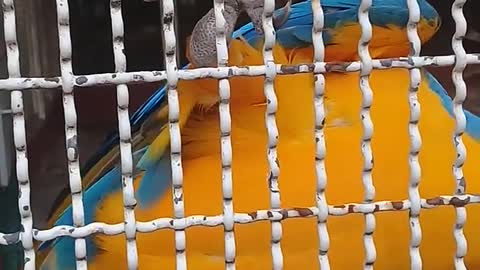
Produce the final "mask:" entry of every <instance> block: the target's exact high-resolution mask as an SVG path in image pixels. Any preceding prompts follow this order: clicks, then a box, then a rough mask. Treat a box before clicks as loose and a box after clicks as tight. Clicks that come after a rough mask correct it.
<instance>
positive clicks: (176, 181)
mask: <svg viewBox="0 0 480 270" xmlns="http://www.w3.org/2000/svg"><path fill="white" fill-rule="evenodd" d="M162 27H163V35H164V36H163V42H164V55H165V68H166V73H167V89H168V122H169V131H170V156H171V165H172V193H173V197H172V199H173V210H174V219H175V220H174V225H175V228H176V229H175V251H176V269H177V270H181V269H187V259H186V254H185V248H186V247H185V245H186V241H185V229H183V228H184V227H185V226H184V225H185V220H183V218H184V217H185V210H184V205H183V204H184V203H183V168H182V153H181V151H182V141H181V140H182V138H181V135H180V125H179V123H178V122H179V117H180V105H179V101H178V92H177V83H178V74H177V70H178V69H177V58H176V51H177V41H176V36H175V3H174V0H163V1H162ZM178 227H181V228H182V229H177V228H178Z"/></svg>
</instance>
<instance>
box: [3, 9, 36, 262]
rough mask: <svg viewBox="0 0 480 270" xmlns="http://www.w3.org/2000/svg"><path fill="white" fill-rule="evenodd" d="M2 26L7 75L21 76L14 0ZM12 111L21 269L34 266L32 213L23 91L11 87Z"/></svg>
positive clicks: (4, 14)
mask: <svg viewBox="0 0 480 270" xmlns="http://www.w3.org/2000/svg"><path fill="white" fill-rule="evenodd" d="M3 19H4V21H3V27H4V35H5V46H6V52H7V69H8V75H9V78H20V77H21V75H20V59H19V56H20V52H19V49H18V43H17V30H16V21H15V6H14V1H13V0H3ZM10 97H11V107H12V114H13V136H14V138H13V140H14V143H15V152H16V158H17V160H16V173H17V181H18V193H19V196H18V211H19V213H20V222H21V224H22V228H23V232H21V234H20V240H21V241H22V246H23V254H24V269H25V270H34V269H35V250H34V248H33V232H32V230H33V216H32V211H31V206H30V177H29V173H28V156H27V138H26V130H25V113H24V107H23V94H22V92H21V91H18V90H14V91H12V92H11V94H10Z"/></svg>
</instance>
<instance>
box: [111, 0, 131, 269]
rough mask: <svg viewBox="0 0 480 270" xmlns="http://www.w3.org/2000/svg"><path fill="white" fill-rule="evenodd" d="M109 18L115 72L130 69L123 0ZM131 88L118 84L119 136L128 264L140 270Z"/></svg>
mask: <svg viewBox="0 0 480 270" xmlns="http://www.w3.org/2000/svg"><path fill="white" fill-rule="evenodd" d="M110 17H111V20H112V38H113V54H114V58H115V72H119V73H121V72H125V71H126V70H127V59H126V56H125V54H124V53H123V49H124V44H123V39H124V38H123V31H124V27H123V18H122V1H121V0H110ZM128 103H129V95H128V86H127V85H126V84H119V85H117V114H118V133H119V137H120V159H121V160H120V164H121V169H122V191H123V212H124V224H125V229H124V230H125V237H126V241H127V265H128V269H129V270H135V269H138V254H137V242H136V240H135V239H136V234H137V222H136V220H135V211H134V209H135V206H136V205H137V201H136V199H135V192H134V189H133V180H132V175H133V157H132V144H131V140H132V133H131V130H130V118H129V114H128Z"/></svg>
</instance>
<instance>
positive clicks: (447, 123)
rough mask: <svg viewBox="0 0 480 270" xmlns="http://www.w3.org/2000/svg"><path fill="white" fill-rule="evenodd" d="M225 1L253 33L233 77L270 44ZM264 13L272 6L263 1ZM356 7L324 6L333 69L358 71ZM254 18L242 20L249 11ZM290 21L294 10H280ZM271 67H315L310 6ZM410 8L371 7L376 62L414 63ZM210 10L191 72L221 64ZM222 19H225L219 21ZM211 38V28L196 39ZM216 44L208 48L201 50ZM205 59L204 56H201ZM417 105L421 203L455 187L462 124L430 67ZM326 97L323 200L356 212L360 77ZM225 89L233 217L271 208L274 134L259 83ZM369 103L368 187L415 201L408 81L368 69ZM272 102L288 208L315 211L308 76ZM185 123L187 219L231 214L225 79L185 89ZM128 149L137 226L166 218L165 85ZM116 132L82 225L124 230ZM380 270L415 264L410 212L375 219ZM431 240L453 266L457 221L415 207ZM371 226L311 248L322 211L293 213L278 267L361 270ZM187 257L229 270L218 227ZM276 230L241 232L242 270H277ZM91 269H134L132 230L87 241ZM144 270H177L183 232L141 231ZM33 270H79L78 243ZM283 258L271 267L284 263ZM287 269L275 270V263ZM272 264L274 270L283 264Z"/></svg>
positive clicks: (333, 77) (474, 138) (466, 169)
mask: <svg viewBox="0 0 480 270" xmlns="http://www.w3.org/2000/svg"><path fill="white" fill-rule="evenodd" d="M244 2H248V1H246V0H244V1H243V2H242V1H240V2H238V1H233V0H232V1H225V5H226V7H225V13H228V12H232V14H230V15H229V16H230V17H229V16H225V17H226V18H228V20H229V21H228V22H227V27H226V29H227V32H228V35H230V29H233V28H232V26H233V25H235V22H234V21H235V20H236V19H237V18H238V16H237V15H238V14H237V13H240V12H245V11H246V12H247V13H248V14H249V16H251V20H252V22H251V23H248V24H245V25H243V26H241V27H239V28H238V29H237V30H235V31H233V30H232V31H231V38H228V39H227V41H228V42H227V43H228V51H229V62H228V65H229V66H251V65H262V64H263V61H264V60H263V53H262V43H263V40H262V37H263V33H262V31H260V30H259V29H260V28H259V21H258V17H256V16H258V14H261V9H262V5H261V4H258V5H254V4H253V0H252V1H249V3H250V4H251V5H245V4H240V3H244ZM262 2H263V1H262ZM359 4H360V1H358V0H324V1H321V5H322V8H323V11H324V16H325V20H324V22H325V25H324V29H323V31H322V36H323V40H324V44H325V61H357V60H358V59H359V57H358V53H357V46H358V40H359V38H360V36H361V28H360V25H359V23H358V14H357V13H358V9H359ZM418 4H419V7H420V15H421V18H420V22H419V24H418V35H419V37H420V41H421V43H422V44H425V43H426V42H428V40H429V39H430V38H431V37H432V36H433V35H434V34H435V33H436V32H437V31H438V29H439V27H440V23H441V22H440V18H439V16H438V13H437V12H436V11H435V9H434V8H433V7H432V6H430V4H429V3H428V2H427V1H425V0H419V1H418ZM246 9H247V10H246ZM286 13H288V14H286ZM275 14H277V15H276V16H275V17H274V19H276V21H277V22H276V23H274V25H275V27H276V29H275V31H276V43H275V46H274V48H273V56H274V59H275V62H276V63H278V64H282V65H297V64H303V63H312V62H313V55H314V52H313V46H312V43H313V41H312V36H311V35H312V24H313V13H312V3H311V1H310V0H307V1H303V2H299V3H296V4H292V5H291V6H290V4H289V3H287V5H286V6H285V7H283V8H282V9H279V10H277V11H276V12H275ZM408 14H409V13H408V7H407V5H406V2H405V1H398V0H373V1H372V6H371V8H370V10H369V17H370V22H371V24H372V32H373V35H372V39H371V42H370V43H369V52H370V55H371V57H372V58H390V57H402V56H407V55H408V54H409V51H410V42H409V40H408V37H407V34H406V27H407V24H408ZM213 15H214V14H213V11H210V12H209V13H207V14H206V15H205V16H204V17H203V18H202V19H201V20H200V21H199V23H198V24H197V25H196V26H195V28H194V31H193V33H192V36H191V38H190V43H189V46H188V48H189V51H188V56H189V61H190V63H189V64H188V65H187V66H185V67H183V68H185V69H191V68H195V67H207V66H211V65H215V63H213V59H216V57H215V56H213V55H216V49H214V48H215V46H213V45H212V44H215V35H214V33H215V27H214V26H215V25H214V24H212V21H211V17H212V16H213ZM224 15H225V14H224ZM196 29H202V31H196ZM206 47H208V48H210V49H208V50H205V49H204V48H206ZM207 52H209V53H207ZM421 75H422V77H421V83H420V85H419V89H418V99H419V104H420V106H421V117H420V121H419V122H418V128H419V131H420V134H421V140H422V146H421V151H420V153H419V163H420V165H421V181H420V184H419V186H418V189H419V192H420V195H421V197H422V198H437V197H438V196H440V195H452V194H454V192H455V188H456V182H455V179H454V177H453V173H452V165H453V164H454V161H455V159H456V158H457V153H456V151H455V144H454V140H453V134H454V130H455V115H454V110H453V101H452V99H451V98H450V97H449V96H448V94H447V92H446V91H445V89H444V88H443V87H442V85H441V84H440V83H439V82H438V81H437V80H436V78H435V77H433V76H432V75H431V74H430V73H428V72H427V71H426V70H423V69H422V71H421ZM324 80H325V83H324V86H325V93H324V99H323V104H322V105H323V107H324V110H325V121H324V123H323V131H324V137H325V145H326V156H325V168H326V176H327V185H326V189H325V196H326V200H327V202H328V204H329V205H333V207H340V206H342V205H343V206H345V205H346V204H350V203H361V202H362V201H363V199H364V187H363V184H362V173H363V166H364V161H363V157H362V151H361V142H362V134H363V129H362V119H361V117H360V111H361V108H362V93H361V91H360V90H359V72H332V73H325V74H324ZM229 83H230V92H231V97H230V115H231V133H230V135H231V142H232V178H233V197H232V202H233V208H234V211H235V213H248V214H249V215H250V216H252V217H254V216H255V213H256V211H257V210H261V209H271V204H270V189H269V184H268V179H269V164H268V160H267V143H268V141H269V138H268V133H267V130H266V126H265V115H266V106H267V104H268V102H269V100H267V99H266V98H265V95H264V93H263V89H264V78H263V77H261V76H259V77H247V76H240V77H232V78H229ZM369 83H370V87H371V89H372V93H373V104H372V106H371V108H370V111H371V112H370V115H371V118H372V122H373V125H374V133H373V137H372V140H371V147H372V152H373V157H374V160H375V161H374V166H373V169H372V178H373V182H374V185H375V201H402V200H405V199H406V198H408V191H409V185H410V182H409V181H410V170H409V154H410V135H409V127H408V123H409V117H410V108H409V103H408V96H409V89H410V87H409V84H410V83H409V72H408V70H404V69H387V70H373V71H372V72H371V74H370V76H369ZM273 84H274V89H275V93H276V96H277V103H278V104H277V105H278V109H277V111H276V126H277V128H278V134H279V136H278V144H277V154H278V158H277V163H278V166H279V168H280V173H279V176H278V182H279V190H280V192H279V194H280V198H281V207H282V209H304V210H305V209H307V210H308V209H309V208H308V207H311V206H314V205H316V203H317V196H318V195H317V175H316V170H315V162H316V160H315V158H316V138H315V114H316V112H315V106H314V104H315V102H314V101H315V95H314V93H315V89H314V84H315V76H314V75H313V74H311V73H302V74H289V75H278V76H277V77H276V78H275V80H274V81H273ZM177 91H178V100H179V105H180V117H179V122H178V123H179V125H180V131H181V143H182V167H183V200H184V205H185V209H184V210H185V213H184V214H185V216H187V217H188V216H193V215H205V216H218V215H220V216H221V215H222V212H223V197H222V188H221V187H222V167H221V164H222V163H221V149H220V147H221V145H220V136H221V133H220V126H219V109H218V106H216V105H217V104H218V103H219V96H218V81H217V80H215V79H208V78H202V79H196V80H180V81H179V82H178V87H177ZM463 111H464V113H465V116H466V123H467V124H466V129H465V133H464V134H463V136H462V138H463V143H464V144H465V146H466V149H467V156H468V158H467V160H466V161H465V163H464V165H463V173H464V177H465V180H466V183H467V184H468V189H467V191H468V193H475V192H476V191H478V190H480V183H478V182H475V181H474V180H475V179H478V178H479V177H480V170H478V168H479V166H480V155H479V154H480V117H479V116H477V115H474V114H472V113H470V112H469V111H468V110H463ZM131 125H132V131H133V138H132V147H133V161H134V165H135V173H134V188H135V195H136V199H137V205H136V207H135V209H134V211H135V217H136V220H137V221H139V222H147V221H151V220H154V219H156V218H159V217H172V216H173V202H172V197H173V196H172V189H171V185H170V182H171V172H172V169H171V166H172V165H171V160H170V149H169V134H168V104H167V88H166V87H162V88H160V89H159V90H158V91H156V92H155V93H154V94H153V95H152V96H151V97H150V98H149V99H147V100H146V102H145V103H144V104H143V105H142V106H141V107H140V108H139V109H138V110H137V111H136V112H135V113H134V114H133V115H132V116H131ZM118 138H119V137H118V134H116V133H115V132H113V133H112V135H111V136H109V137H108V138H107V139H106V140H105V144H104V146H103V147H102V148H101V149H99V151H98V153H97V154H96V155H94V156H93V157H92V159H91V160H90V161H89V162H87V164H86V165H85V167H84V170H83V171H82V174H83V185H84V187H85V190H84V194H83V204H84V207H85V222H86V223H91V222H105V223H108V224H116V223H122V222H123V219H124V216H123V203H122V181H121V166H120V163H119V149H118ZM57 202H58V204H57V205H55V208H54V210H53V211H52V214H51V216H50V225H54V226H60V225H72V208H71V200H70V198H69V197H68V196H66V195H65V194H63V195H61V196H60V197H59V199H58V200H57ZM479 214H480V213H479V210H478V206H476V205H468V206H467V217H468V218H467V222H466V225H465V226H464V227H463V230H464V233H465V236H466V238H467V240H468V241H467V243H468V253H467V255H466V256H465V257H464V258H463V255H462V259H463V260H464V263H465V265H466V266H467V267H468V268H469V269H477V268H480V257H479V255H477V254H480V241H478V240H480V239H479V238H480V235H479V234H478V233H477V230H476V228H478V227H479V225H480V219H479V218H478V217H479V216H480V215H479ZM375 218H376V220H375V231H374V232H373V239H374V243H375V251H376V252H375V254H376V255H375V260H374V266H375V268H377V269H408V268H409V267H410V265H411V263H412V262H411V261H410V258H409V254H410V243H409V241H410V237H411V236H410V226H409V214H408V211H380V212H376V213H375ZM419 218H420V224H421V232H422V240H421V243H420V254H421V258H422V265H423V268H424V269H435V270H443V269H445V270H446V269H452V268H453V267H454V262H455V260H454V258H455V254H456V246H455V245H456V244H455V239H454V234H453V229H454V226H455V211H454V209H452V208H451V207H448V206H443V207H439V208H435V209H422V211H421V212H420V217H419ZM364 222H365V221H364V217H363V215H362V214H360V213H351V214H348V215H344V216H335V215H330V216H329V217H328V219H327V228H328V239H325V238H324V237H325V235H320V236H319V237H318V234H319V232H318V231H317V230H318V228H317V227H318V221H317V218H316V217H315V215H311V216H309V217H302V218H287V219H284V220H282V221H281V225H282V237H281V241H280V246H281V252H282V259H281V262H280V263H281V267H280V268H284V269H295V268H299V269H319V266H320V262H319V255H320V254H319V253H320V252H322V254H323V253H325V252H326V253H325V254H326V255H327V256H328V261H329V264H330V265H331V267H332V268H334V269H341V270H347V269H358V268H362V267H363V266H365V263H366V262H365V258H364V257H365V252H364V246H363V245H364V243H363V236H364V233H365V232H364V226H365V224H364ZM185 233H186V239H185V241H186V246H185V254H186V255H185V256H186V258H187V264H188V268H189V269H224V268H225V260H224V254H225V247H224V229H223V228H222V226H217V227H205V226H194V227H189V228H186V229H185ZM271 233H272V232H271V224H270V221H269V220H261V221H256V222H254V223H249V224H235V227H234V237H235V243H236V248H235V255H236V257H235V261H234V262H235V265H236V267H237V268H239V269H269V268H270V269H271V268H273V262H272V248H271V244H272V235H271ZM319 238H320V239H323V240H326V241H327V242H328V243H329V245H328V251H324V250H322V251H321V250H320V239H319ZM86 242H87V243H86V244H87V261H88V267H89V269H109V268H115V269H127V254H126V248H125V247H126V239H125V236H124V235H115V236H107V235H104V234H101V233H98V234H95V235H92V236H88V237H87V238H86ZM136 243H137V252H138V266H139V268H140V269H175V266H176V262H175V252H176V251H175V232H174V231H173V230H167V229H161V230H157V231H155V232H151V233H137V235H136ZM38 249H39V253H40V254H39V260H38V261H37V263H38V264H39V265H40V269H42V270H52V269H62V270H63V269H75V251H74V241H73V239H72V238H70V237H60V238H58V239H54V240H50V241H45V242H43V243H41V244H40V246H39V247H38ZM277 259H278V258H277ZM277 263H278V262H277ZM277 266H278V265H277Z"/></svg>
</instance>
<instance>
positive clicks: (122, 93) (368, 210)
mask: <svg viewBox="0 0 480 270" xmlns="http://www.w3.org/2000/svg"><path fill="white" fill-rule="evenodd" d="M405 1H407V4H408V9H409V20H408V26H407V34H408V38H409V41H410V42H411V44H412V50H411V52H410V54H409V56H408V57H400V58H392V59H372V58H371V57H370V55H369V52H368V44H369V42H370V40H371V38H372V26H371V24H370V21H369V16H368V11H369V8H370V6H371V4H372V0H362V1H361V2H360V5H359V10H358V19H359V23H360V25H361V30H362V35H361V38H360V40H359V43H358V52H359V56H360V61H354V62H329V63H326V62H324V54H325V45H324V43H323V38H322V30H323V27H324V18H323V10H322V8H321V1H320V0H312V9H313V28H312V38H313V47H314V63H305V64H300V65H295V66H294V65H279V64H275V63H274V58H273V53H272V48H273V46H274V44H275V39H276V37H275V35H276V34H275V30H274V27H273V22H272V16H273V11H274V7H275V2H274V0H265V1H264V11H263V16H262V18H263V31H264V33H265V43H264V47H263V56H264V64H263V65H258V66H250V67H248V68H246V67H229V66H227V64H228V49H227V41H226V40H227V37H226V36H225V32H224V25H225V18H224V17H223V14H222V11H223V9H224V0H214V12H215V18H216V42H217V47H216V48H217V64H218V67H210V68H197V69H190V70H185V69H183V70H178V68H177V60H176V50H177V45H176V35H175V6H174V5H175V3H174V0H163V1H161V2H162V4H161V6H162V23H163V34H164V37H163V40H164V54H165V67H166V70H165V71H142V72H127V71H126V57H125V54H124V53H123V48H124V44H123V34H124V29H123V28H124V27H123V18H122V15H121V0H111V1H110V14H111V21H112V36H113V48H114V49H113V53H114V57H115V72H114V73H104V74H91V75H74V74H73V70H72V62H71V53H72V49H71V40H70V29H69V11H68V1H67V0H57V1H56V3H57V17H58V35H59V45H60V64H61V76H59V77H52V78H23V77H21V74H20V69H19V60H18V59H19V49H18V46H17V41H16V29H15V10H14V5H13V0H3V11H4V27H5V42H6V47H7V56H8V71H9V78H8V79H3V80H0V90H5V91H12V92H11V101H12V102H11V103H12V111H13V115H14V139H15V147H16V155H17V163H16V167H17V178H18V185H19V188H20V196H19V210H20V215H21V223H22V226H23V230H22V231H21V232H17V233H11V234H5V233H0V245H10V244H15V243H18V242H22V245H23V248H24V255H25V269H27V270H28V269H35V252H34V249H33V240H36V241H47V240H52V239H55V238H57V237H60V236H69V237H73V238H75V239H76V241H75V256H76V266H77V269H87V260H86V259H87V257H86V255H87V254H86V246H85V245H86V244H85V240H84V238H85V237H87V236H89V235H91V234H93V233H104V234H106V235H116V234H120V233H125V237H126V239H127V246H126V249H127V262H126V263H127V264H128V269H137V268H138V254H137V245H136V241H135V235H136V233H137V232H142V233H147V232H153V231H157V230H159V229H173V230H175V248H176V268H177V269H179V270H180V269H187V259H186V253H185V250H186V239H185V229H186V228H189V227H193V226H207V227H213V226H218V225H223V227H224V239H225V242H224V244H225V267H226V269H235V255H236V254H235V235H234V226H235V224H246V223H252V222H256V221H261V220H269V221H270V222H271V228H272V235H271V248H272V251H271V252H272V262H273V268H274V269H283V254H282V249H281V246H280V241H281V239H282V225H281V221H282V220H284V219H288V218H294V217H303V218H306V217H316V218H317V222H318V237H319V243H320V247H319V251H318V260H319V264H320V268H321V269H330V264H329V259H328V255H327V254H328V250H329V242H330V240H329V235H328V230H327V225H326V221H327V218H328V216H329V215H331V216H343V215H347V214H352V213H360V214H364V215H365V231H364V236H363V241H364V247H365V261H364V269H373V266H374V263H375V260H376V250H375V244H374V242H373V233H374V230H375V216H374V213H375V212H379V211H380V212H382V211H407V210H409V212H410V229H411V241H410V256H411V269H422V260H421V255H420V250H419V246H420V242H421V236H422V233H421V228H420V223H419V220H418V216H419V213H420V210H421V209H431V208H436V207H439V206H453V207H455V209H456V217H457V219H456V225H455V228H454V229H453V232H454V237H455V240H456V245H457V249H456V253H455V254H454V257H455V268H456V269H466V267H465V263H464V261H463V258H464V257H465V255H466V251H467V242H466V238H465V236H464V234H463V226H464V224H465V222H466V209H465V206H466V205H467V204H476V203H480V195H472V194H467V193H466V190H465V179H464V177H463V172H462V166H463V163H464V161H465V159H466V149H465V145H464V144H463V142H462V138H461V136H462V134H463V132H464V130H465V126H466V118H465V114H464V112H463V102H464V101H465V98H466V85H465V81H464V80H463V77H462V73H463V71H464V69H465V67H466V66H467V65H468V64H480V53H476V54H467V53H466V52H465V50H464V48H463V45H462V39H463V36H464V35H465V33H466V27H467V22H466V20H465V17H464V16H463V13H462V12H463V11H462V9H463V5H464V4H465V2H466V0H456V1H455V3H454V4H453V6H452V16H453V18H454V20H455V23H456V26H457V28H456V32H455V34H454V36H453V38H452V48H453V49H454V52H455V55H449V56H437V57H431V56H419V55H420V49H421V44H420V39H419V36H418V34H417V24H418V22H419V20H420V9H419V5H418V3H417V1H416V0H405ZM450 65H454V69H453V71H452V79H453V82H454V85H455V89H456V95H455V98H454V108H453V109H454V115H455V122H456V129H455V133H454V134H453V137H454V140H455V147H456V152H457V159H456V161H455V163H454V164H453V165H454V166H453V172H454V175H455V178H456V179H455V180H456V190H455V192H454V195H453V196H450V195H445V196H438V197H435V198H429V199H424V198H421V196H420V194H419V190H418V184H419V182H420V179H421V170H420V169H421V168H420V164H419V162H418V153H419V150H420V147H421V137H420V133H419V130H418V122H419V118H420V106H419V104H418V98H417V91H418V87H419V84H420V80H421V76H420V70H419V68H421V67H427V66H450ZM390 68H406V69H409V74H410V89H409V90H410V91H409V105H410V121H409V134H410V140H411V149H410V156H409V165H410V185H409V198H408V199H407V200H402V201H378V202H375V201H374V197H375V187H374V185H373V181H372V175H371V171H372V168H373V156H372V151H371V146H370V141H371V138H372V136H373V135H374V132H373V123H372V121H371V118H370V106H371V104H372V101H373V100H374V98H373V93H372V89H371V88H370V85H369V75H370V73H371V72H372V70H374V69H390ZM331 71H337V72H358V71H359V72H360V78H359V79H360V81H359V88H360V90H361V92H362V97H363V99H362V110H361V115H360V117H361V120H362V125H363V131H364V133H363V136H362V141H361V149H362V156H363V159H364V166H363V177H362V178H363V186H364V189H365V195H364V201H363V202H361V203H347V204H342V205H329V204H328V203H327V201H326V197H325V189H326V186H327V174H326V168H325V155H326V145H325V138H324V124H323V122H324V119H325V110H324V108H323V106H324V101H323V98H324V91H325V78H324V75H323V74H324V73H327V72H331ZM294 73H313V74H314V76H315V78H316V80H315V88H314V89H315V93H314V94H315V123H312V124H315V139H316V168H315V170H316V181H317V190H316V205H315V206H312V207H308V208H295V209H283V208H282V207H281V201H280V191H279V187H278V185H279V184H278V181H277V180H278V176H279V173H280V170H279V167H278V164H277V162H276V161H277V154H276V146H277V142H278V136H279V132H278V129H277V126H276V120H275V113H276V110H277V99H276V95H275V89H274V79H275V77H276V76H277V75H279V76H282V75H286V74H294ZM233 76H264V77H265V83H264V92H265V96H266V98H267V100H269V102H268V103H267V104H268V105H267V111H266V119H265V120H266V127H267V132H268V148H267V155H266V156H267V159H268V164H269V172H270V176H269V179H268V184H269V189H270V194H271V196H270V203H271V209H263V210H262V209H259V210H257V211H256V212H254V213H235V212H234V210H233V202H232V198H233V190H232V186H233V185H232V183H233V175H232V166H233V164H232V150H231V137H230V131H231V119H230V107H229V106H230V105H229V104H230V101H229V99H230V84H229V81H228V78H230V77H233ZM199 78H214V79H218V80H219V82H218V85H219V94H220V103H219V114H220V131H221V134H220V135H221V142H220V143H221V149H222V164H221V165H222V193H223V205H224V212H223V214H222V215H218V216H202V215H196V216H185V213H184V205H183V203H184V202H183V171H182V163H181V137H180V128H179V101H178V93H177V83H178V80H194V79H199ZM156 81H166V85H167V90H168V104H169V130H170V141H171V144H170V154H171V167H172V184H173V185H172V190H173V198H172V200H173V205H174V216H173V217H172V218H170V217H161V218H158V219H155V220H152V221H147V222H138V221H136V219H135V215H134V207H135V205H136V200H135V196H134V190H133V184H132V173H133V162H132V149H131V148H132V146H131V143H130V141H131V130H130V120H129V116H128V105H129V93H128V86H127V84H132V83H142V82H156ZM102 84H113V85H116V86H117V103H118V104H117V112H118V127H119V135H120V136H119V137H120V142H119V143H120V149H121V167H122V181H123V183H124V185H123V186H124V187H123V204H124V205H123V207H124V219H125V220H124V223H120V224H105V223H99V222H94V223H90V224H84V214H83V211H84V208H83V204H82V184H81V177H80V171H79V156H78V147H79V146H78V143H77V132H76V124H77V123H76V122H77V119H76V110H75V104H74V97H73V91H74V88H75V87H78V88H82V87H88V86H94V85H102ZM60 87H61V88H62V90H63V98H64V115H65V135H66V153H67V158H68V170H69V180H70V189H71V193H72V208H73V226H55V227H53V228H50V229H46V230H37V229H34V228H33V224H32V214H31V211H30V208H31V207H30V198H29V197H30V186H29V175H28V158H27V150H26V149H27V146H26V138H25V119H24V115H23V114H24V112H23V102H22V92H21V90H27V89H37V88H46V89H52V88H60ZM405 225H406V226H407V224H405Z"/></svg>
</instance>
